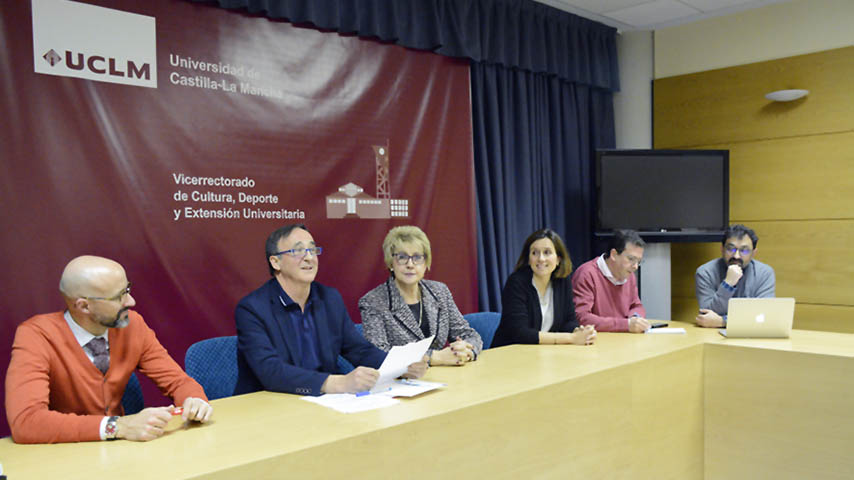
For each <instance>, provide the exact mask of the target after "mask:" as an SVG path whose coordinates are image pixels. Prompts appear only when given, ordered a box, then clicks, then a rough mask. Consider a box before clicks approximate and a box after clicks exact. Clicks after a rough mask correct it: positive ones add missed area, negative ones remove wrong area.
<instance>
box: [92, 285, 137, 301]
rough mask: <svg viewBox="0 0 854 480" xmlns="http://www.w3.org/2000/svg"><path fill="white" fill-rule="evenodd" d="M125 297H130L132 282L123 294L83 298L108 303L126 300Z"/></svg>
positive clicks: (123, 290) (124, 289)
mask: <svg viewBox="0 0 854 480" xmlns="http://www.w3.org/2000/svg"><path fill="white" fill-rule="evenodd" d="M125 295H130V282H128V285H127V287H125V288H123V289H122V291H121V292H119V293H117V294H116V295H114V296H112V297H83V298H85V299H86V300H106V301H108V302H115V301H116V300H124V298H125Z"/></svg>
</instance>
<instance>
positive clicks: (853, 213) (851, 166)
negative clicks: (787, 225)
mask: <svg viewBox="0 0 854 480" xmlns="http://www.w3.org/2000/svg"><path fill="white" fill-rule="evenodd" d="M852 110H854V105H852ZM709 148H725V149H729V151H730V167H729V168H730V171H729V188H730V196H729V211H730V218H737V219H740V220H741V221H742V222H750V221H752V220H820V219H831V218H849V219H850V218H854V200H852V199H851V195H852V193H854V131H850V132H845V133H836V134H828V135H812V136H805V137H795V138H784V139H775V140H764V141H756V142H745V143H734V144H730V145H728V146H714V147H709Z"/></svg>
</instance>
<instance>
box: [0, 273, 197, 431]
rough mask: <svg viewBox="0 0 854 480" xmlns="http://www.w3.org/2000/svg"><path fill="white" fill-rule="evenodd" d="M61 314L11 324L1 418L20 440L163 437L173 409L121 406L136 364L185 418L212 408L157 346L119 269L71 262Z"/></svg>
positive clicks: (64, 275)
mask: <svg viewBox="0 0 854 480" xmlns="http://www.w3.org/2000/svg"><path fill="white" fill-rule="evenodd" d="M59 290H60V292H61V293H62V296H63V298H64V299H65V304H66V306H67V310H65V311H64V312H55V313H48V314H43V315H36V316H35V317H32V318H30V319H29V320H27V321H26V322H24V323H22V324H21V325H19V326H18V329H17V331H16V332H15V341H14V343H13V345H12V359H11V362H10V363H9V370H8V371H7V373H6V415H7V417H8V419H9V427H10V428H11V430H12V439H13V440H14V441H15V442H17V443H55V442H84V441H96V440H115V439H120V438H123V439H127V440H136V441H147V440H152V439H154V438H157V437H159V436H161V435H163V430H164V428H165V427H166V424H167V423H168V422H169V420H170V419H171V418H172V414H173V413H176V412H177V410H176V409H175V407H172V406H170V407H158V408H146V409H144V410H142V411H141V412H139V413H137V414H134V415H125V416H123V414H124V409H123V408H122V405H121V399H122V395H123V394H124V388H125V386H126V385H127V382H128V379H129V378H130V375H131V373H132V372H133V371H134V370H135V369H137V368H139V370H140V371H141V372H142V373H144V374H145V375H146V376H148V377H149V378H151V379H152V380H153V381H154V383H156V384H157V386H158V387H159V388H160V389H161V391H163V392H164V393H165V394H166V395H168V396H170V397H172V399H173V400H174V401H175V404H177V405H182V409H183V411H182V413H181V415H182V417H183V419H184V420H189V421H199V422H207V421H208V420H209V419H210V418H211V414H212V413H213V409H212V407H211V406H210V404H209V403H208V402H207V397H206V396H205V392H204V390H203V389H202V387H201V386H200V385H199V384H198V383H197V382H196V381H195V380H193V379H192V378H190V377H189V376H188V375H187V374H186V373H184V371H183V370H181V367H180V366H178V364H177V363H175V361H174V360H173V359H172V358H171V357H170V356H169V354H168V353H167V352H166V349H165V348H163V346H162V345H160V342H158V341H157V337H156V336H155V335H154V331H152V330H151V329H150V328H149V327H148V325H146V324H145V321H144V320H143V319H142V317H141V316H140V315H139V314H138V313H136V312H134V311H131V310H130V309H131V308H132V307H133V306H134V305H136V301H134V299H133V297H132V296H131V295H130V282H128V280H127V276H126V275H125V270H124V268H122V266H121V265H119V264H118V263H116V262H114V261H112V260H109V259H106V258H102V257H94V256H82V257H77V258H75V259H74V260H72V261H71V262H69V263H68V265H66V267H65V270H64V271H63V272H62V279H61V280H60V283H59Z"/></svg>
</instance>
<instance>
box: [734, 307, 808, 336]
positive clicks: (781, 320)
mask: <svg viewBox="0 0 854 480" xmlns="http://www.w3.org/2000/svg"><path fill="white" fill-rule="evenodd" d="M727 310H728V316H727V322H726V328H725V329H721V330H720V332H721V335H723V336H725V337H728V338H789V334H790V333H791V332H792V319H793V318H794V316H795V299H794V298H730V299H729V306H728V307H727Z"/></svg>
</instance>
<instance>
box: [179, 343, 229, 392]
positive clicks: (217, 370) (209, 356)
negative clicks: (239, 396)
mask: <svg viewBox="0 0 854 480" xmlns="http://www.w3.org/2000/svg"><path fill="white" fill-rule="evenodd" d="M184 366H185V367H186V368H187V375H189V376H191V377H193V378H194V379H195V380H196V381H197V382H199V384H201V386H202V388H204V389H205V395H207V396H208V399H210V400H215V399H217V398H223V397H230V396H232V395H234V387H235V385H237V336H236V335H235V336H230V337H214V338H208V339H207V340H202V341H200V342H196V343H194V344H192V345H190V348H188V349H187V355H186V356H185V357H184Z"/></svg>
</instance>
